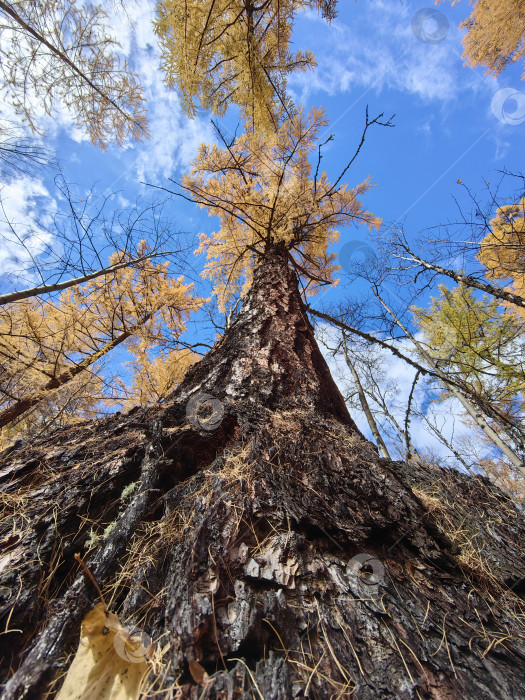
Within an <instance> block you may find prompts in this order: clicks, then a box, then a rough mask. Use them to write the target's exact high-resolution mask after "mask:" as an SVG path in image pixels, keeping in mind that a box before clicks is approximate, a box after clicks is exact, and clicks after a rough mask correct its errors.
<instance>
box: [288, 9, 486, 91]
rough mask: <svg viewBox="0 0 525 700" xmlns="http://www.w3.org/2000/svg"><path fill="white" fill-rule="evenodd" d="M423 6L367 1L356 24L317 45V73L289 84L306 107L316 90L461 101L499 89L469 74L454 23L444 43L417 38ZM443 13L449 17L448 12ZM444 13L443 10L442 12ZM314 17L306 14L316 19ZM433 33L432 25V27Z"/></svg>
mask: <svg viewBox="0 0 525 700" xmlns="http://www.w3.org/2000/svg"><path fill="white" fill-rule="evenodd" d="M416 9H417V8H413V7H409V6H408V5H407V4H406V3H403V4H401V3H392V2H390V3H386V2H377V0H376V1H375V2H371V1H369V2H368V3H367V8H366V12H360V13H359V14H358V16H357V19H356V22H355V23H352V24H348V25H347V24H344V23H343V22H342V21H340V20H336V21H335V22H333V23H332V25H331V26H330V29H329V38H326V37H327V33H326V32H320V33H319V34H320V36H323V37H325V38H324V39H323V41H324V42H325V44H320V45H318V46H317V47H316V54H317V61H318V68H317V69H316V71H315V73H311V72H308V73H299V74H294V75H293V76H291V77H290V80H289V85H290V88H291V89H292V91H293V92H294V93H295V96H296V98H298V99H299V100H300V101H301V102H302V103H303V104H304V103H309V102H310V101H311V99H310V96H311V95H312V94H313V93H315V92H326V93H328V94H330V95H333V94H336V93H346V92H349V91H352V96H354V95H355V90H356V89H357V88H361V89H365V90H369V89H373V90H375V91H377V92H380V91H381V90H384V89H392V90H397V91H400V92H403V93H407V94H411V95H415V96H417V97H419V98H420V99H421V100H423V101H426V102H430V101H432V102H434V101H440V102H444V103H448V102H451V101H454V100H460V99H461V96H462V94H463V93H464V92H465V90H469V91H474V92H477V91H479V90H487V91H489V90H490V91H491V92H492V91H493V90H494V81H493V80H492V79H489V78H484V77H482V76H480V74H479V72H474V71H469V70H466V69H465V67H464V66H463V61H462V59H461V51H462V49H461V44H460V41H461V32H460V30H459V29H458V28H457V27H455V26H454V25H453V24H452V23H451V24H450V26H449V29H448V33H447V35H446V37H445V38H444V39H443V40H442V41H441V42H439V43H435V44H432V43H425V42H423V41H420V40H419V39H418V38H417V37H416V36H415V34H414V31H413V29H412V25H411V21H412V17H413V15H414V12H415V10H416ZM443 9H444V12H443V13H440V14H441V15H444V14H445V13H446V10H445V8H443ZM436 12H438V13H439V11H437V10H436ZM314 16H315V15H314V13H305V17H306V18H308V19H310V18H312V17H314ZM430 29H432V27H430Z"/></svg>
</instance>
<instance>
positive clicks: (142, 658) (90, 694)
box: [57, 603, 150, 700]
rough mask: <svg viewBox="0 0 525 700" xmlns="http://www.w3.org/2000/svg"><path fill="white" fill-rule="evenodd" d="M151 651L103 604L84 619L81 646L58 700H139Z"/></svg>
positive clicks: (97, 606)
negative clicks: (147, 658) (106, 609)
mask: <svg viewBox="0 0 525 700" xmlns="http://www.w3.org/2000/svg"><path fill="white" fill-rule="evenodd" d="M149 651H150V649H145V648H144V647H143V646H142V643H141V640H140V638H138V637H134V636H130V634H129V631H128V630H126V629H125V628H123V627H122V625H121V624H120V621H119V619H118V617H117V615H115V614H114V613H109V612H108V613H106V611H105V608H104V605H103V604H102V603H99V604H98V605H96V606H95V607H94V608H93V609H92V610H90V611H89V612H88V613H87V615H86V616H85V617H84V619H83V620H82V631H81V634H80V644H79V647H78V650H77V653H76V655H75V658H74V659H73V663H72V664H71V666H70V667H69V671H68V673H67V676H66V680H65V681H64V685H63V686H62V688H61V689H60V692H59V693H58V696H57V700H136V699H137V698H138V697H139V693H140V688H141V683H142V680H143V679H144V677H145V675H146V673H147V672H148V664H147V663H146V657H147V656H148V653H149Z"/></svg>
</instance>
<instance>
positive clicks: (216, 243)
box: [182, 108, 380, 310]
mask: <svg viewBox="0 0 525 700" xmlns="http://www.w3.org/2000/svg"><path fill="white" fill-rule="evenodd" d="M327 124H328V121H327V119H326V117H325V115H324V112H323V110H321V109H316V108H313V109H312V110H311V111H310V112H308V113H307V114H306V113H304V112H303V111H299V112H298V114H297V116H296V118H294V119H293V120H288V121H286V122H284V123H283V125H282V126H281V127H280V129H279V130H278V131H277V132H276V133H275V134H274V135H272V136H268V135H262V134H257V133H245V134H243V135H242V136H241V137H240V138H238V139H237V140H236V141H234V142H232V143H225V145H224V147H223V148H220V147H219V146H215V145H214V146H208V145H206V144H203V145H202V146H201V147H200V150H199V154H198V156H197V158H196V159H195V160H194V161H193V163H192V169H191V172H190V174H189V175H186V176H185V177H184V178H183V179H182V187H183V189H184V190H185V192H186V193H187V195H188V196H189V197H190V198H191V199H192V200H193V201H195V202H196V203H197V204H198V205H199V206H201V207H204V208H206V209H207V210H208V212H209V214H210V215H212V216H216V217H218V218H219V220H220V228H219V229H218V230H217V231H216V232H215V233H213V234H211V235H209V236H208V235H204V234H203V235H202V236H201V245H200V247H199V249H198V252H204V253H206V255H207V257H208V263H207V266H206V272H205V274H206V275H207V276H208V277H209V278H211V279H212V281H213V283H214V291H215V294H216V295H217V297H218V300H219V305H220V308H221V309H222V310H224V308H225V306H226V304H227V303H228V302H229V301H231V299H232V297H233V296H234V295H235V294H236V293H237V292H239V291H246V289H247V287H248V286H249V284H250V282H251V273H252V270H253V267H254V265H255V264H256V263H257V261H258V260H259V259H260V258H261V257H262V256H264V254H265V252H266V251H267V250H269V249H271V248H272V247H273V246H275V245H277V244H281V245H283V246H284V247H285V248H286V249H287V250H288V251H289V252H290V260H291V262H292V264H293V265H294V267H295V269H296V272H297V273H298V275H299V277H300V279H301V281H302V282H303V284H304V285H305V287H306V290H307V292H309V293H313V292H314V291H315V290H316V289H318V288H319V286H322V285H325V284H329V283H331V282H333V281H334V272H335V271H336V270H337V269H338V267H337V266H336V264H335V259H336V256H335V254H332V253H328V247H329V246H330V245H331V244H333V243H335V242H336V241H337V240H338V239H339V232H338V230H337V228H338V227H340V226H346V225H349V224H351V223H356V224H362V223H364V224H366V225H367V226H369V227H377V226H379V224H380V220H379V219H378V218H377V217H375V216H374V215H373V214H371V213H370V212H369V211H367V210H366V209H364V207H363V205H362V203H361V201H360V196H361V195H363V194H364V193H365V192H367V191H368V190H369V189H370V187H371V184H370V180H369V179H368V178H367V179H366V180H365V181H364V182H362V183H361V184H359V185H357V186H355V187H353V188H349V187H348V186H347V185H345V184H340V182H339V180H337V181H336V182H335V183H331V182H330V181H329V180H328V176H327V174H326V173H325V172H319V167H317V168H316V170H315V172H312V171H313V166H312V163H311V162H310V160H309V158H310V157H311V155H312V153H313V152H314V150H315V149H316V147H317V145H318V143H319V141H320V138H321V132H322V129H323V128H324V127H326V126H327Z"/></svg>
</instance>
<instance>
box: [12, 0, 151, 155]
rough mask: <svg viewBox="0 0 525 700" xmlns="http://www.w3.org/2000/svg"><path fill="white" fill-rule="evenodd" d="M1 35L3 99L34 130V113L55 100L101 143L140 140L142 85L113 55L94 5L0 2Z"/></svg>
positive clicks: (55, 0)
mask: <svg viewBox="0 0 525 700" xmlns="http://www.w3.org/2000/svg"><path fill="white" fill-rule="evenodd" d="M0 37H1V42H0V57H1V60H0V76H1V77H0V87H1V92H2V94H3V99H5V100H6V101H8V102H9V103H10V104H11V106H12V107H13V108H14V110H15V112H16V114H17V115H19V116H20V117H22V119H23V120H24V121H25V122H26V123H27V125H28V126H29V127H30V129H31V130H32V131H33V132H37V133H41V131H42V128H41V122H40V119H39V117H40V116H41V115H42V114H43V113H45V114H48V115H52V114H55V113H56V110H57V106H58V104H59V103H60V104H61V105H62V106H63V107H65V108H66V109H67V110H68V111H69V112H70V113H71V114H72V116H73V118H74V120H75V122H76V124H77V125H78V126H79V128H81V129H83V130H84V131H85V132H86V133H87V134H88V135H89V137H90V138H91V140H92V142H93V143H94V144H96V145H98V146H100V147H102V148H105V147H106V146H107V145H108V144H109V143H117V144H122V143H124V141H125V140H126V139H127V138H132V139H136V140H142V139H144V138H145V137H147V135H148V129H147V121H146V115H145V111H144V97H143V94H142V87H141V85H140V83H139V81H138V77H137V76H136V75H135V74H134V73H132V72H131V71H130V70H129V69H128V66H127V64H126V62H125V61H124V60H122V59H121V57H120V56H119V55H118V53H117V51H116V49H117V43H116V41H115V40H114V39H113V38H112V37H111V32H110V29H109V26H108V19H107V15H106V13H105V12H104V10H103V9H102V8H101V7H100V6H98V5H93V4H90V3H81V2H76V1H75V0H73V1H71V0H68V1H66V0H50V1H49V2H35V1H34V0H17V1H16V2H4V1H3V0H2V1H1V2H0ZM1 136H2V131H1V130H0V137H1ZM4 146H5V144H4ZM15 155H16V154H15ZM19 155H20V154H19ZM22 156H23V154H22ZM22 160H27V159H25V158H23V157H22ZM16 161H17V162H19V161H20V158H16Z"/></svg>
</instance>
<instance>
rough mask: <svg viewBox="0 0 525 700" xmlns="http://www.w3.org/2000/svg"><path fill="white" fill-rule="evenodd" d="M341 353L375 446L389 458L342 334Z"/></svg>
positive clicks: (383, 455)
mask: <svg viewBox="0 0 525 700" xmlns="http://www.w3.org/2000/svg"><path fill="white" fill-rule="evenodd" d="M343 354H344V356H345V362H346V365H347V367H348V369H349V370H350V373H351V375H352V377H353V379H354V383H355V387H356V390H357V395H358V396H359V403H360V404H361V408H362V409H363V413H364V414H365V417H366V420H367V422H368V426H369V428H370V430H371V432H372V435H373V436H374V440H375V441H376V444H377V447H378V448H379V454H380V455H381V457H385V458H386V459H390V455H389V454H388V450H387V447H386V445H385V441H384V440H383V436H382V435H381V431H380V430H379V427H378V425H377V423H376V419H375V418H374V414H373V413H372V410H371V409H370V405H369V403H368V400H367V398H366V394H365V390H364V389H363V385H362V384H361V379H360V378H359V374H358V372H357V370H356V368H355V365H354V363H353V362H352V360H351V359H350V355H349V354H348V345H347V339H346V336H344V335H343Z"/></svg>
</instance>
